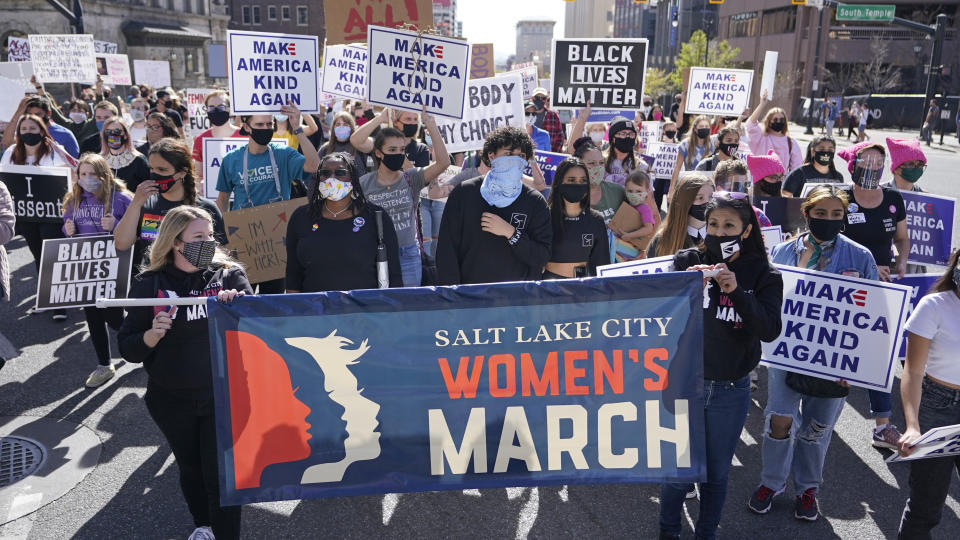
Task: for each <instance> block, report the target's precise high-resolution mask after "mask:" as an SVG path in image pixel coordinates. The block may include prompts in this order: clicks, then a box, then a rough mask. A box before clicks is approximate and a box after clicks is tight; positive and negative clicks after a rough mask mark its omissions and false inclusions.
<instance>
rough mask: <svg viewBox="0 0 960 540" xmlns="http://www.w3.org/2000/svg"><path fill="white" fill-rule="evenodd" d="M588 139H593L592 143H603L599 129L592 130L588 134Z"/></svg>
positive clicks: (598, 144)
mask: <svg viewBox="0 0 960 540" xmlns="http://www.w3.org/2000/svg"><path fill="white" fill-rule="evenodd" d="M590 140H591V141H593V144H595V145H597V146H600V144H601V143H603V133H602V132H600V131H594V132H593V133H591V134H590Z"/></svg>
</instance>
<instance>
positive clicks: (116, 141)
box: [107, 135, 127, 150]
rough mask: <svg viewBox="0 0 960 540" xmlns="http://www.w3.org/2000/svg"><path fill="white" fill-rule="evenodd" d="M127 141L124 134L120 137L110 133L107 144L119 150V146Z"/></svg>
mask: <svg viewBox="0 0 960 540" xmlns="http://www.w3.org/2000/svg"><path fill="white" fill-rule="evenodd" d="M126 142H127V138H126V137H124V136H123V135H121V136H119V137H118V136H116V135H109V136H108V137H107V146H109V147H110V148H111V149H113V150H117V149H118V148H120V147H121V146H123V145H124V143H126Z"/></svg>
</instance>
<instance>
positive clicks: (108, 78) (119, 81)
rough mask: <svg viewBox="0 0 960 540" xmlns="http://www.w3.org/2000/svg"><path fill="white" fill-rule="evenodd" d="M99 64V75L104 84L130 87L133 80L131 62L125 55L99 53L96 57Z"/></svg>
mask: <svg viewBox="0 0 960 540" xmlns="http://www.w3.org/2000/svg"><path fill="white" fill-rule="evenodd" d="M94 60H95V61H96V63H97V73H98V74H99V75H100V77H101V78H102V79H103V82H104V84H109V85H114V86H116V85H122V86H130V85H131V84H133V79H132V78H131V76H130V60H129V59H127V55H125V54H107V53H97V55H96V56H95V57H94Z"/></svg>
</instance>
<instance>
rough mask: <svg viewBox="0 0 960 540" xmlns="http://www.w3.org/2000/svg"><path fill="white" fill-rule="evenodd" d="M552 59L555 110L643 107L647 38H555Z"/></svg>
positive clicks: (552, 103) (552, 101)
mask: <svg viewBox="0 0 960 540" xmlns="http://www.w3.org/2000/svg"><path fill="white" fill-rule="evenodd" d="M551 61H552V63H553V69H551V70H550V76H551V78H552V79H553V92H551V94H550V99H551V101H550V103H551V105H552V107H553V108H554V109H580V108H583V107H585V106H586V105H587V103H588V102H589V103H590V105H591V106H592V107H597V108H601V109H618V110H620V109H628V110H636V109H639V108H640V105H641V103H640V99H641V97H642V96H643V79H644V76H645V75H646V71H647V40H646V39H628V38H617V39H555V40H553V57H552V59H551Z"/></svg>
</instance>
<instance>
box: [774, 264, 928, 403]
mask: <svg viewBox="0 0 960 540" xmlns="http://www.w3.org/2000/svg"><path fill="white" fill-rule="evenodd" d="M776 266H777V269H778V270H779V271H780V274H781V275H782V277H783V308H782V309H783V311H782V312H781V317H782V319H783V330H782V332H781V333H780V336H779V337H778V338H777V339H775V340H773V341H772V342H770V343H761V347H762V349H763V360H762V361H763V363H764V364H766V365H767V366H770V367H775V368H779V369H785V370H787V371H793V372H796V373H803V374H806V375H812V376H814V377H819V378H822V379H828V380H831V381H835V380H839V379H843V380H845V381H847V382H848V383H850V384H851V385H856V386H862V387H864V388H869V389H873V390H881V391H886V392H889V391H890V389H891V388H892V387H893V375H894V366H893V361H894V360H895V359H896V357H897V350H898V349H899V346H900V340H901V338H902V331H903V325H904V323H906V315H907V306H908V304H909V301H908V299H909V297H910V288H909V287H905V286H903V285H894V284H891V283H884V282H882V281H872V280H868V279H861V278H854V277H848V276H843V275H838V274H828V273H824V272H817V271H814V270H805V269H802V268H796V267H793V266H785V265H779V264H778V265H776Z"/></svg>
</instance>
